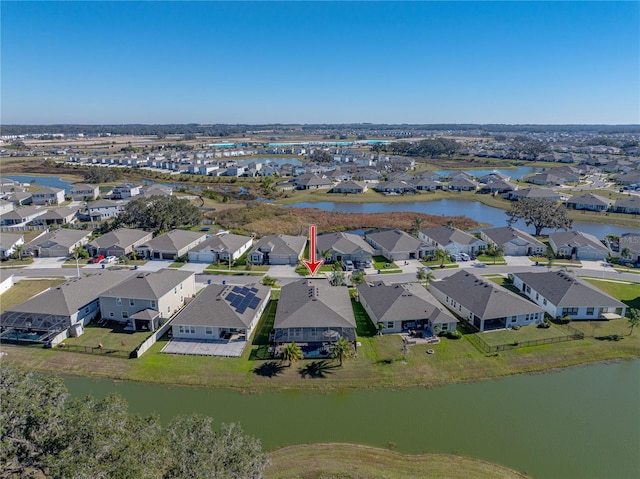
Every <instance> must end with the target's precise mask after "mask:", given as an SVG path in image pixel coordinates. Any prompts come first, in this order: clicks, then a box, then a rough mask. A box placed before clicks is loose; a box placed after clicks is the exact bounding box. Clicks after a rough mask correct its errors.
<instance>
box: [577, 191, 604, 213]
mask: <svg viewBox="0 0 640 479" xmlns="http://www.w3.org/2000/svg"><path fill="white" fill-rule="evenodd" d="M566 205H567V207H572V208H573V209H576V210H588V211H607V210H608V209H609V206H611V200H609V199H607V198H604V197H602V196H599V195H594V194H593V193H584V194H582V195H576V196H572V197H571V198H569V199H568V200H567V201H566Z"/></svg>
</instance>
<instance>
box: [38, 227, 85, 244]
mask: <svg viewBox="0 0 640 479" xmlns="http://www.w3.org/2000/svg"><path fill="white" fill-rule="evenodd" d="M90 235H91V232H89V231H86V230H72V229H66V228H60V229H57V230H53V231H49V232H48V233H45V234H43V235H42V236H39V237H38V238H36V239H34V240H33V241H32V242H30V243H29V244H28V246H29V247H34V246H37V247H41V248H44V247H51V246H52V245H54V244H59V245H60V246H64V247H67V248H70V247H71V246H73V245H74V244H76V243H77V242H78V241H81V240H82V239H83V238H87V237H89V236H90Z"/></svg>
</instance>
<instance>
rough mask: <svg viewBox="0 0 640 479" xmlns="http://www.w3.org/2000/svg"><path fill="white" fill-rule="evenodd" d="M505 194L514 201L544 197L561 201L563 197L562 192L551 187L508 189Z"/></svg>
mask: <svg viewBox="0 0 640 479" xmlns="http://www.w3.org/2000/svg"><path fill="white" fill-rule="evenodd" d="M505 196H506V197H507V199H509V200H512V201H517V200H519V199H520V198H544V199H547V200H551V201H560V200H561V199H562V196H561V195H560V193H557V192H555V191H553V190H552V189H550V188H523V189H520V190H516V191H508V192H507V193H505Z"/></svg>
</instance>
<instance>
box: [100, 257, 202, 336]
mask: <svg viewBox="0 0 640 479" xmlns="http://www.w3.org/2000/svg"><path fill="white" fill-rule="evenodd" d="M195 294H196V282H195V275H194V274H193V272H191V271H181V270H178V269H161V270H158V271H153V272H148V271H146V272H138V273H137V274H135V275H133V276H131V277H130V278H129V279H127V280H126V281H123V282H122V283H120V284H118V285H116V286H114V287H112V288H109V289H107V290H105V291H104V292H102V293H101V294H100V313H101V315H102V319H103V320H113V321H118V322H121V323H125V324H127V327H128V328H130V329H131V330H133V331H139V330H143V329H148V330H150V331H154V330H155V329H156V328H158V327H159V326H161V324H162V323H163V322H164V321H163V319H167V318H170V317H171V316H172V315H173V314H174V313H175V312H176V311H179V310H180V309H181V308H182V307H183V305H184V304H185V301H186V299H188V298H192V297H193V296H195ZM148 310H151V311H148ZM153 312H155V313H153ZM134 315H138V317H134Z"/></svg>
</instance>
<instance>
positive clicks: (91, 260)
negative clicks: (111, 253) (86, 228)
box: [89, 254, 104, 263]
mask: <svg viewBox="0 0 640 479" xmlns="http://www.w3.org/2000/svg"><path fill="white" fill-rule="evenodd" d="M103 259H104V255H103V254H101V255H100V256H96V257H95V258H91V259H90V260H89V263H99V262H100V261H102V260H103Z"/></svg>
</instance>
